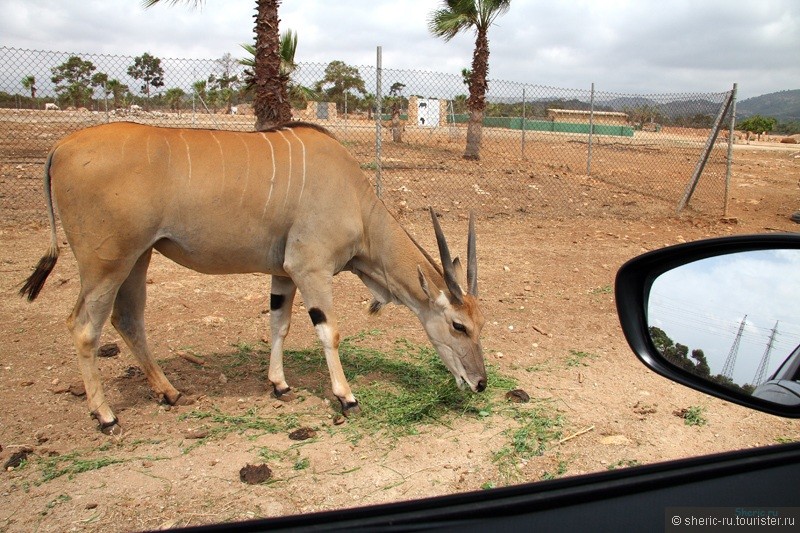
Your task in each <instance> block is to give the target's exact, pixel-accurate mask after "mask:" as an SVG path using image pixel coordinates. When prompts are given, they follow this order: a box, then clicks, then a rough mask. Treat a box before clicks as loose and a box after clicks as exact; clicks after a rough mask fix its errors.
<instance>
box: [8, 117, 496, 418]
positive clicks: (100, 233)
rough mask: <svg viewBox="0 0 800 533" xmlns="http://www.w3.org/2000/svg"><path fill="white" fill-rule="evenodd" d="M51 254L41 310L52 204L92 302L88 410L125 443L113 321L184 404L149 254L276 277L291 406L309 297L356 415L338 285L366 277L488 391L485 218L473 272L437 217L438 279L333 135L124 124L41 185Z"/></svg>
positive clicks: (274, 310)
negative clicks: (106, 360) (168, 355)
mask: <svg viewBox="0 0 800 533" xmlns="http://www.w3.org/2000/svg"><path fill="white" fill-rule="evenodd" d="M44 190H45V200H46V204H47V213H48V217H49V222H50V248H49V249H48V251H47V253H46V254H45V255H44V256H43V257H42V259H41V260H40V261H39V264H38V265H37V266H36V269H35V271H34V272H33V273H32V274H31V276H30V277H29V278H28V279H27V281H26V282H25V284H24V285H23V287H22V288H21V289H20V295H22V296H25V295H27V297H28V300H31V301H32V300H34V299H35V298H36V297H37V295H38V294H39V291H40V290H41V289H42V286H43V285H44V283H45V280H46V279H47V276H48V275H49V274H50V272H51V271H52V270H53V268H54V266H55V263H56V260H57V258H58V254H59V248H58V242H57V238H56V229H55V214H54V208H53V199H55V205H56V206H57V209H58V213H59V215H60V217H61V224H62V226H63V228H64V232H65V234H66V237H67V241H68V242H69V245H70V247H71V248H72V251H73V253H74V255H75V258H76V260H77V263H78V271H79V274H80V281H81V290H80V294H79V296H78V301H77V303H76V304H75V308H74V309H73V311H72V313H71V314H70V316H69V317H68V318H67V326H68V328H69V329H70V331H71V332H72V336H73V340H74V342H75V347H76V350H77V354H78V365H79V368H80V371H81V374H82V376H83V381H84V384H85V387H86V395H87V400H88V402H89V409H90V411H91V413H92V414H93V415H94V417H95V418H96V419H97V421H98V423H99V424H100V428H101V429H102V430H103V431H104V432H105V433H114V432H116V431H118V430H119V425H118V420H117V417H116V416H115V415H114V412H113V411H112V409H111V407H110V406H109V405H108V403H107V402H106V398H105V394H104V392H103V385H102V383H101V380H100V374H99V372H98V368H97V361H96V357H97V352H98V345H99V340H100V333H101V330H102V327H103V325H104V323H105V322H106V320H107V319H108V318H109V316H110V317H111V323H112V324H113V325H114V327H115V328H116V329H117V331H118V332H119V334H120V335H121V336H122V338H123V339H124V340H125V343H126V344H127V345H128V347H129V348H130V350H131V352H133V354H134V356H135V357H136V359H137V360H138V362H139V364H140V365H141V367H142V370H143V371H144V374H145V376H146V377H147V381H148V383H149V384H150V386H151V387H152V389H153V391H154V392H155V393H156V394H157V395H158V397H159V398H161V399H162V400H163V401H166V402H168V403H170V404H175V403H176V402H179V400H180V399H181V393H180V392H179V391H178V390H177V389H176V388H175V387H173V386H172V384H171V383H170V382H169V380H168V379H167V377H166V376H165V375H164V373H163V371H162V370H161V368H160V367H159V365H158V363H156V361H155V359H154V358H153V355H152V353H151V351H150V348H149V347H148V344H147V341H146V338H145V328H144V307H145V297H146V296H145V292H146V273H147V268H148V265H149V263H150V257H151V255H152V252H153V249H155V250H158V251H159V252H160V253H161V254H163V255H164V256H166V257H168V258H170V259H172V260H173V261H175V262H176V263H179V264H181V265H183V266H185V267H188V268H191V269H193V270H196V271H198V272H202V273H208V274H232V273H246V272H263V273H268V274H271V275H272V285H271V291H270V292H271V295H270V309H271V313H270V330H271V336H272V339H271V341H272V347H271V353H270V361H269V370H268V378H269V380H270V382H271V383H272V386H273V388H274V393H275V395H276V396H277V397H279V398H284V399H285V398H288V397H290V396H291V395H290V391H291V389H290V387H289V385H288V383H287V381H286V377H285V375H284V370H283V348H282V346H283V342H284V339H285V337H286V335H287V333H288V332H289V321H290V318H291V310H292V302H293V300H294V296H295V292H296V290H297V289H300V293H301V294H302V296H303V299H304V302H305V305H306V308H307V309H308V314H309V315H310V318H311V322H312V323H313V325H314V328H315V330H316V333H317V335H318V336H319V338H320V340H321V342H322V346H323V349H324V352H325V359H326V362H327V365H328V370H329V372H330V376H331V383H332V389H333V394H334V395H335V396H336V397H337V398H338V399H339V401H340V403H341V406H342V411H343V413H344V414H352V413H355V412H358V411H359V406H358V402H357V400H356V398H355V396H353V393H352V391H351V390H350V386H349V385H348V383H347V381H346V379H345V376H344V372H343V370H342V365H341V362H340V361H339V352H338V346H339V327H338V325H337V322H336V317H335V316H334V314H333V305H332V300H333V296H332V288H331V282H332V278H333V276H335V275H336V274H338V273H339V272H341V271H350V272H353V273H355V274H356V275H357V276H358V277H359V278H360V279H361V280H362V281H363V282H364V284H365V285H366V286H367V287H368V288H369V289H370V291H371V292H372V294H373V296H374V300H373V302H372V304H371V306H370V311H371V312H377V311H378V310H379V309H380V308H381V307H382V306H383V305H385V304H387V303H390V302H394V303H399V304H403V305H406V306H408V307H409V308H410V309H411V310H412V311H413V312H414V314H416V315H417V317H418V318H419V320H420V321H421V322H422V326H423V328H424V329H425V331H426V333H427V334H428V337H429V338H430V340H431V342H432V344H433V345H434V347H435V348H436V350H437V352H438V353H439V356H440V357H441V359H442V361H443V362H444V364H445V365H446V366H447V368H448V369H449V370H450V372H451V373H452V374H453V376H455V380H456V382H457V383H458V385H459V386H461V387H464V386H465V385H466V386H468V387H469V388H470V389H472V391H475V392H480V391H483V390H484V388H485V387H486V369H485V367H484V361H483V353H482V349H481V343H480V332H481V329H482V328H483V325H484V318H483V315H482V313H481V311H480V309H479V307H478V301H477V294H478V287H477V259H476V252H475V226H474V217H472V216H471V217H470V224H469V236H468V243H467V248H468V250H467V256H468V261H467V268H466V280H467V285H466V289H467V290H466V291H465V290H464V289H463V288H462V285H460V283H459V281H458V280H459V279H460V278H461V279H463V271H462V266H461V263H460V262H459V260H458V258H456V259H451V256H450V252H449V250H448V247H447V243H446V241H445V238H444V235H443V233H442V229H441V227H440V225H439V222H438V221H437V219H436V216H435V214H434V212H433V210H432V209H431V218H432V221H433V227H434V231H435V234H436V240H437V244H438V247H439V254H440V257H441V261H442V267H439V266H438V265H437V264H436V262H435V261H434V260H433V259H432V258H431V256H430V255H429V254H427V253H426V252H425V251H424V250H423V249H422V248H421V247H420V246H419V245H418V244H417V243H416V242H415V241H414V239H413V238H412V237H411V236H410V235H409V234H408V233H407V232H406V231H405V230H404V229H403V228H402V227H401V226H400V224H399V223H398V222H397V221H396V220H395V218H394V217H393V216H392V215H391V214H390V213H389V211H388V210H387V209H386V207H385V206H384V204H383V202H382V201H381V200H380V199H379V198H378V197H377V196H376V195H375V193H374V192H373V190H372V187H371V185H370V183H369V181H368V180H367V179H366V177H365V176H364V174H363V173H362V172H361V170H360V168H359V165H358V163H357V162H356V160H355V159H353V157H351V156H350V155H349V154H348V152H347V150H346V149H345V148H344V147H343V146H342V145H341V144H340V143H339V142H338V141H336V140H335V139H334V137H333V136H332V135H331V134H330V133H329V132H327V131H326V130H325V129H323V128H321V127H319V126H315V125H313V124H306V123H291V124H287V125H285V126H281V127H277V128H274V129H271V130H266V131H261V132H246V133H245V132H231V131H217V130H201V129H177V128H159V127H153V126H146V125H141V124H134V123H128V122H117V123H111V124H105V125H102V126H95V127H92V128H87V129H84V130H81V131H78V132H76V133H73V134H71V135H69V136H68V137H66V138H64V139H63V140H61V141H60V142H58V143H57V144H56V145H55V147H54V148H53V149H52V150H51V152H50V154H49V155H48V157H47V162H46V164H45V173H44Z"/></svg>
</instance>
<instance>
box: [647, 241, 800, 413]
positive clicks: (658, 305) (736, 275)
mask: <svg viewBox="0 0 800 533" xmlns="http://www.w3.org/2000/svg"><path fill="white" fill-rule="evenodd" d="M647 305H648V307H647V317H648V328H649V332H650V337H651V339H652V341H653V344H654V345H655V347H656V348H657V349H658V350H659V351H660V352H661V354H662V355H663V356H664V357H665V359H667V360H668V361H669V362H670V363H671V364H673V365H675V366H677V367H679V368H682V369H684V370H687V371H689V372H691V373H692V374H694V375H696V376H699V377H701V378H703V379H704V380H707V381H712V382H716V383H719V384H721V385H723V386H725V387H727V388H729V389H731V390H733V391H737V392H740V393H744V394H751V395H753V396H756V397H759V398H762V399H764V400H768V401H771V402H774V403H779V404H782V405H800V250H763V251H762V250H758V251H747V252H738V253H734V254H729V255H721V256H716V257H710V258H706V259H701V260H699V261H694V262H692V263H687V264H685V265H681V266H679V267H677V268H674V269H672V270H669V271H667V272H665V273H663V274H661V275H660V276H658V277H657V278H656V279H655V281H654V282H653V284H652V286H651V288H650V295H649V300H648V304H647Z"/></svg>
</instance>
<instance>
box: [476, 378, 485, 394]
mask: <svg viewBox="0 0 800 533" xmlns="http://www.w3.org/2000/svg"><path fill="white" fill-rule="evenodd" d="M475 390H476V391H478V392H483V391H484V390H486V380H485V379H482V380H480V381H478V385H477V386H476V387H475Z"/></svg>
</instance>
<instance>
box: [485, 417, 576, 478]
mask: <svg viewBox="0 0 800 533" xmlns="http://www.w3.org/2000/svg"><path fill="white" fill-rule="evenodd" d="M507 410H508V411H510V412H511V413H512V417H513V418H514V420H516V421H517V422H518V423H519V426H518V427H517V428H515V429H509V430H506V431H505V432H504V435H506V436H507V437H508V438H509V439H510V443H509V444H507V445H506V446H503V447H502V448H500V449H499V450H498V451H496V452H495V453H494V455H493V456H492V461H493V462H494V463H495V464H496V465H497V468H498V470H499V471H500V474H501V475H502V476H503V478H504V479H505V481H506V482H511V481H514V480H516V479H517V478H519V467H520V465H521V464H524V462H526V461H528V460H529V459H531V458H533V457H537V456H540V455H542V454H544V452H545V450H546V449H547V445H548V444H549V443H550V442H551V441H554V440H557V439H559V438H561V427H562V426H563V423H564V421H563V418H562V417H561V416H560V415H557V416H552V415H551V414H550V413H549V412H547V411H546V410H545V409H544V408H543V407H542V406H537V405H534V406H533V407H528V406H527V405H526V404H520V406H519V407H509V408H508V409H507Z"/></svg>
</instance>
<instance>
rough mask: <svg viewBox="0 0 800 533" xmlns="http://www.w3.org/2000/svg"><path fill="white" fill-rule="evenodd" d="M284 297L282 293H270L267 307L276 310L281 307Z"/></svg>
mask: <svg viewBox="0 0 800 533" xmlns="http://www.w3.org/2000/svg"><path fill="white" fill-rule="evenodd" d="M285 299H286V296H284V295H283V294H270V295H269V308H270V310H271V311H277V310H278V309H280V308H281V307H283V302H284V300H285Z"/></svg>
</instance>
